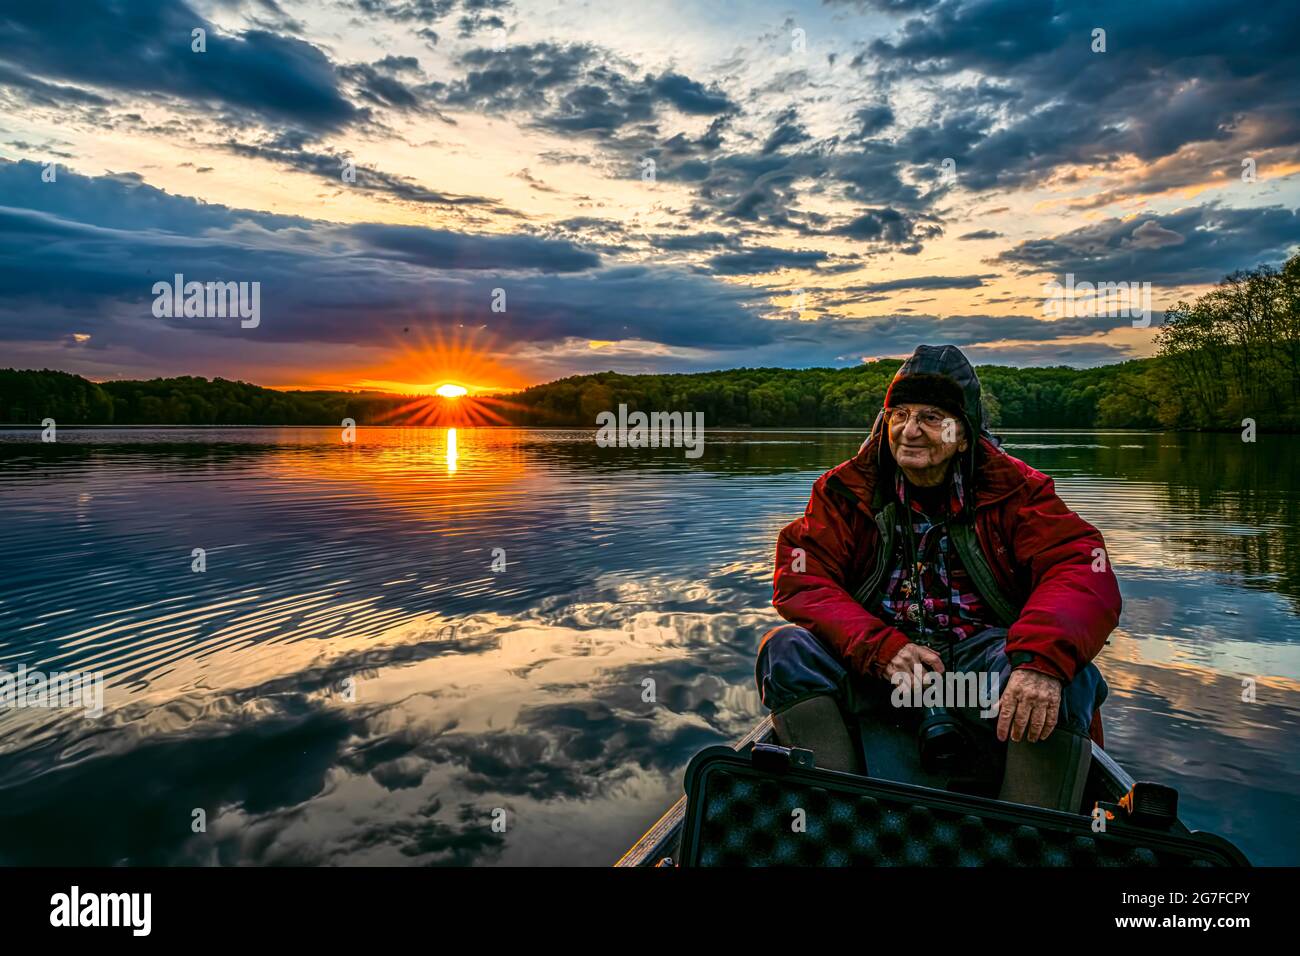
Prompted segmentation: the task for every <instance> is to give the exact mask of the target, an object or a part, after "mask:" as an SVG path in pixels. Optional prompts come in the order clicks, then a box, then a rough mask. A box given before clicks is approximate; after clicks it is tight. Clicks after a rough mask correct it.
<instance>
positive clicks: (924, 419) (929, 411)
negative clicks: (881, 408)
mask: <svg viewBox="0 0 1300 956" xmlns="http://www.w3.org/2000/svg"><path fill="white" fill-rule="evenodd" d="M911 418H912V413H911V412H909V411H908V410H907V409H905V408H886V409H885V424H886V425H888V426H889V427H890V428H894V427H895V426H898V425H902V426H904V427H906V426H907V423H908V421H910V420H911ZM952 420H953V419H952V416H951V415H947V414H945V413H944V412H941V411H939V410H938V409H937V408H923V409H921V410H920V411H919V412H917V413H916V421H917V423H918V424H919V425H920V426H921V427H922V428H924V429H926V430H927V431H933V432H937V431H938V430H939V429H941V428H943V423H944V422H947V421H952Z"/></svg>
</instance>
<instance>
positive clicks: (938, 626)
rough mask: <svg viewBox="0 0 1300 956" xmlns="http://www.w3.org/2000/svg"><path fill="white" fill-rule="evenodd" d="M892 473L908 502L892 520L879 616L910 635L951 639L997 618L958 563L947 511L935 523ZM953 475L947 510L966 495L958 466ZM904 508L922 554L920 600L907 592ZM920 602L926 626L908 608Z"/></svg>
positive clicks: (896, 488)
mask: <svg viewBox="0 0 1300 956" xmlns="http://www.w3.org/2000/svg"><path fill="white" fill-rule="evenodd" d="M896 475H897V478H896V481H895V483H894V493H895V494H896V495H897V497H898V501H899V502H900V503H901V502H904V501H906V502H907V504H908V505H910V507H908V508H904V507H900V508H899V509H898V516H897V518H896V519H895V522H894V554H893V556H892V564H893V571H892V573H891V574H890V576H889V581H888V583H887V584H886V585H885V588H884V592H883V594H882V596H881V599H880V602H879V606H878V608H877V610H878V611H879V612H880V616H881V618H882V619H883V620H885V621H887V622H889V623H891V624H893V625H894V626H895V627H897V628H898V629H899V630H901V631H903V632H904V633H905V634H907V635H908V636H909V637H914V636H916V635H918V634H926V635H930V636H932V637H936V638H939V639H941V640H943V639H947V640H952V641H960V640H964V639H965V638H968V637H970V636H971V635H973V634H978V633H979V632H980V631H982V630H984V629H985V628H986V627H992V626H994V625H995V624H996V623H997V622H996V621H994V620H993V614H992V612H991V611H990V609H989V608H988V607H987V606H986V605H985V604H984V602H983V600H981V598H980V596H979V593H978V592H977V591H976V590H975V584H974V582H973V581H972V580H971V578H970V575H969V574H967V573H966V569H965V568H964V567H962V564H961V558H960V557H959V556H958V555H957V550H956V549H955V548H954V547H953V546H952V543H951V541H950V540H949V538H948V533H947V526H946V519H947V515H936V516H935V517H936V518H941V519H942V520H940V521H939V523H938V524H936V523H934V521H932V520H931V518H930V517H929V516H928V515H926V513H925V511H924V510H923V509H922V506H921V503H920V502H919V501H916V500H908V499H907V497H906V495H905V491H906V487H905V484H904V479H903V473H902V471H901V470H899V471H898V472H896ZM951 475H952V477H951V479H950V480H949V483H948V484H949V492H950V495H949V499H948V515H952V514H957V513H958V512H960V511H961V508H962V503H963V501H964V498H963V489H962V479H961V469H960V468H953V469H952V472H951ZM906 514H910V515H911V519H912V534H913V536H914V539H915V541H916V554H917V556H918V557H919V556H922V555H924V556H925V557H924V560H923V561H922V570H921V575H920V577H921V585H922V590H923V591H924V594H925V599H924V602H919V601H918V600H917V599H916V598H909V596H908V588H907V577H908V576H907V573H906V572H907V568H906V564H907V532H906V530H905V529H904V527H903V524H902V521H903V518H904V515H906ZM919 603H923V604H924V611H925V613H924V621H925V627H924V628H922V627H921V626H920V625H919V624H918V623H917V621H916V620H914V619H913V618H912V617H910V616H909V614H908V607H909V605H916V604H919Z"/></svg>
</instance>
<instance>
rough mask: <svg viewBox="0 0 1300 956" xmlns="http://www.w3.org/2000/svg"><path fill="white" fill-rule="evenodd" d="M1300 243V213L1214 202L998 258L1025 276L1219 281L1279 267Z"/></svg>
mask: <svg viewBox="0 0 1300 956" xmlns="http://www.w3.org/2000/svg"><path fill="white" fill-rule="evenodd" d="M1297 245H1300V210H1294V209H1286V208H1283V207H1281V206H1265V207H1261V208H1254V209H1235V208H1228V207H1224V206H1219V205H1217V204H1214V203H1210V204H1207V205H1204V206H1192V207H1189V208H1187V209H1180V210H1178V211H1177V212H1172V213H1167V214H1165V215H1155V214H1143V215H1139V216H1137V217H1135V218H1133V219H1107V220H1105V221H1104V222H1099V223H1094V224H1091V225H1087V226H1083V227H1081V228H1079V229H1075V230H1073V231H1071V232H1067V233H1063V234H1061V235H1059V236H1053V237H1051V238H1048V239H1032V240H1028V241H1026V242H1021V243H1018V244H1017V245H1016V246H1014V247H1013V248H1011V249H1008V250H1006V251H1005V252H1003V253H1001V254H1000V255H998V256H997V257H996V259H994V260H993V261H994V262H997V263H999V264H1005V265H1010V266H1014V267H1016V268H1018V269H1020V270H1021V271H1024V272H1055V273H1058V274H1065V273H1074V275H1075V276H1076V278H1077V279H1078V280H1080V281H1094V280H1095V281H1106V282H1119V281H1141V282H1164V283H1170V284H1182V283H1201V282H1215V281H1217V280H1219V279H1221V278H1223V276H1224V274H1225V273H1228V272H1232V271H1233V270H1236V269H1251V268H1254V267H1255V266H1257V265H1260V264H1261V263H1264V262H1273V263H1277V262H1279V261H1280V260H1282V259H1285V258H1286V257H1287V255H1288V254H1289V253H1290V252H1291V251H1292V250H1294V249H1295V248H1296V246H1297Z"/></svg>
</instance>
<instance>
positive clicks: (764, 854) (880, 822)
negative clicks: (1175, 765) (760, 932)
mask: <svg viewBox="0 0 1300 956" xmlns="http://www.w3.org/2000/svg"><path fill="white" fill-rule="evenodd" d="M768 763H769V761H767V760H765V761H764V764H763V765H762V766H755V765H754V763H753V762H752V761H751V759H750V752H749V751H741V752H737V751H735V750H733V749H731V748H730V747H721V746H719V747H709V748H707V749H705V750H703V751H701V752H700V753H698V754H696V755H695V757H694V758H693V759H692V760H691V762H690V764H689V765H688V767H687V769H686V795H687V797H686V799H687V802H686V818H685V825H684V829H683V831H682V843H681V849H680V855H679V857H678V861H679V863H680V865H682V866H709V867H714V866H824V867H830V866H1027V867H1094V866H1106V867H1111V866H1115V867H1182V866H1211V867H1213V866H1248V865H1249V862H1248V861H1247V860H1246V858H1245V857H1244V856H1243V855H1242V854H1241V853H1240V851H1238V850H1237V849H1236V848H1235V847H1234V846H1233V845H1232V844H1231V843H1229V842H1228V841H1227V840H1224V839H1223V838H1221V837H1218V836H1215V835H1213V834H1209V833H1199V832H1193V833H1188V832H1171V831H1161V830H1154V829H1148V828H1146V827H1141V826H1137V825H1133V824H1128V823H1123V822H1120V821H1115V822H1113V823H1111V822H1108V824H1107V829H1106V832H1104V833H1095V832H1093V829H1092V820H1091V818H1090V817H1087V816H1084V815H1082V814H1075V813H1063V812H1060V811H1056V810H1045V809H1041V808H1038V807H1029V806H1022V805H1019V804H1011V803H1004V802H1001V801H997V800H990V799H987V798H983V797H975V796H966V795H964V794H957V793H951V792H949V791H946V790H934V789H930V788H928V787H919V786H914V785H912V784H905V783H896V782H894V781H890V780H878V779H873V778H869V777H860V776H857V775H854V774H846V773H839V772H836V771H833V770H824V769H817V768H809V767H801V766H797V765H793V764H792V765H789V766H779V767H771V766H768ZM800 810H802V811H803V813H802V814H801V815H800V814H798V813H797V811H800ZM800 821H801V822H802V827H803V830H802V832H800V831H799V829H798V826H797V824H798V823H799V822H800Z"/></svg>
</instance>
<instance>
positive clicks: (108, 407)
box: [0, 360, 1159, 428]
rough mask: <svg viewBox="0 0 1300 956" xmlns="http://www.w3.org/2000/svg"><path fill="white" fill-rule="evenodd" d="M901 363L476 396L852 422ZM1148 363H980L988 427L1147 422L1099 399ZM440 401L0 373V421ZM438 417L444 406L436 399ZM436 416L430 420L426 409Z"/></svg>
mask: <svg viewBox="0 0 1300 956" xmlns="http://www.w3.org/2000/svg"><path fill="white" fill-rule="evenodd" d="M900 364H901V363H900V362H898V361H896V360H882V361H879V362H872V363H870V364H865V365H861V366H855V367H852V368H844V369H782V368H760V369H733V370H728V371H720V372H701V373H696V374H689V375H688V374H682V375H622V374H619V373H617V372H599V373H596V374H594V375H574V376H571V377H569V378H563V379H560V380H559V381H555V382H548V383H546V384H544V385H534V386H532V387H531V388H527V389H524V390H523V391H522V392H516V393H513V394H509V395H501V396H492V397H487V398H480V399H461V400H460V401H463V402H465V401H468V402H482V403H483V406H485V407H486V408H487V409H490V410H491V411H492V412H493V413H495V415H499V416H500V417H502V418H504V419H505V420H506V421H508V422H510V423H512V424H519V425H552V426H593V425H594V424H595V420H596V415H597V414H598V413H599V412H601V411H604V410H606V409H611V410H612V409H616V408H617V407H618V405H619V404H620V403H626V404H627V405H628V406H629V408H631V409H633V410H635V409H642V410H645V411H651V410H661V411H687V410H689V411H693V412H694V411H699V412H703V413H704V420H705V423H706V424H707V425H709V426H711V427H716V426H728V425H730V426H754V427H773V426H791V427H794V426H804V427H808V426H819V427H862V425H863V424H864V423H867V422H870V421H871V420H872V419H873V418H874V416H875V414H876V412H877V411H878V410H879V408H880V405H881V402H882V401H883V400H884V395H885V389H886V388H887V387H888V385H889V381H890V379H891V378H892V377H893V375H894V373H895V372H896V371H897V370H898V366H899V365H900ZM1147 364H1149V360H1142V361H1136V362H1126V363H1124V364H1122V365H1112V366H1105V367H1102V368H1095V369H1071V368H1064V367H1061V368H1029V369H1013V368H1007V367H1003V366H992V365H989V366H981V367H980V368H979V370H978V371H979V374H980V379H981V381H982V382H983V383H984V386H985V391H986V393H987V396H988V397H987V401H986V404H987V406H988V412H989V416H990V418H991V421H992V423H993V424H996V425H1001V426H1003V427H1009V428H1014V427H1029V426H1045V427H1060V428H1087V427H1092V426H1096V425H1110V426H1118V427H1123V426H1128V427H1151V426H1156V425H1158V424H1159V421H1158V420H1157V419H1156V417H1155V416H1154V414H1152V413H1151V411H1150V410H1147V411H1146V413H1144V410H1143V409H1142V408H1141V407H1139V406H1136V405H1134V406H1132V407H1130V406H1129V405H1128V404H1118V405H1117V404H1115V403H1114V402H1112V403H1111V405H1110V406H1107V405H1106V404H1105V403H1104V402H1103V401H1102V399H1103V398H1104V397H1105V396H1107V395H1112V396H1114V395H1115V394H1117V393H1119V392H1121V391H1122V388H1123V385H1122V383H1124V382H1127V381H1129V380H1131V379H1133V378H1135V377H1136V376H1139V375H1140V374H1141V371H1142V369H1143V368H1144V367H1145V366H1146V365H1147ZM443 402H445V400H444V399H438V398H432V397H426V396H410V395H390V394H383V393H378V392H330V391H279V390H276V389H270V388H262V387H259V386H257V385H251V384H248V383H247V382H234V381H229V380H227V379H222V378H217V379H212V380H208V379H205V378H198V377H195V376H188V375H187V376H180V377H178V378H157V379H150V380H149V381H112V382H100V383H96V382H91V381H89V380H87V379H85V378H82V377H80V376H78V375H72V374H69V373H67V372H57V371H50V370H42V371H17V370H12V369H6V370H0V421H3V422H4V423H7V424H27V425H35V424H37V423H39V422H40V421H41V420H42V419H44V418H53V419H54V420H55V421H57V422H59V423H60V424H63V425H74V424H75V425H337V424H338V423H339V422H340V421H341V420H342V419H344V418H353V419H355V420H356V421H357V423H358V424H363V425H367V424H403V423H406V422H410V421H415V420H417V418H419V417H420V416H422V415H423V414H424V409H421V410H420V411H416V412H410V413H407V412H405V411H403V410H404V409H407V408H408V407H409V406H411V404H412V403H417V404H419V405H423V406H426V407H427V406H430V405H432V406H439V405H440V404H441V403H443ZM443 409H444V416H443V417H444V418H445V413H447V412H450V407H449V406H443ZM434 417H435V418H436V417H438V416H434Z"/></svg>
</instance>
